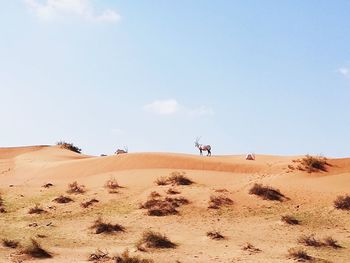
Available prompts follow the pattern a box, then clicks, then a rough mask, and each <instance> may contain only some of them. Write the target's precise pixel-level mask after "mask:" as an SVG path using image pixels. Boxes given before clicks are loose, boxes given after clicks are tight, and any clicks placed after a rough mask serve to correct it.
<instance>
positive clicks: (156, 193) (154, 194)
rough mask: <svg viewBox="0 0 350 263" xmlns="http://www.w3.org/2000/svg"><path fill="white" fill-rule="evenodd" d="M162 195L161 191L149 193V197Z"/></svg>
mask: <svg viewBox="0 0 350 263" xmlns="http://www.w3.org/2000/svg"><path fill="white" fill-rule="evenodd" d="M158 197H161V195H160V193H158V192H156V191H153V192H151V193H150V194H149V198H158Z"/></svg>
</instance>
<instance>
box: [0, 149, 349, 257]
mask: <svg viewBox="0 0 350 263" xmlns="http://www.w3.org/2000/svg"><path fill="white" fill-rule="evenodd" d="M298 158H302V156H289V157H285V156H267V155H257V158H256V161H246V160H245V158H244V155H238V156H212V157H205V156H197V155H188V154H172V153H130V154H123V155H113V156H105V157H94V156H87V155H81V154H77V153H74V152H71V151H68V150H65V149H61V148H59V147H57V146H34V147H19V148H0V193H1V195H2V198H3V199H4V207H5V208H6V210H7V212H6V213H3V214H0V222H1V225H0V232H1V233H2V237H3V238H13V239H18V240H29V238H30V237H34V238H36V239H38V240H39V241H41V242H42V243H43V244H44V245H45V246H46V247H47V249H48V250H50V251H51V252H52V253H53V254H54V257H53V258H52V259H47V260H44V261H47V262H86V259H87V257H88V255H89V253H92V252H93V251H94V250H96V249H97V248H102V249H108V251H109V252H110V254H115V253H117V252H122V251H123V250H124V249H126V248H128V249H129V250H130V252H131V254H138V255H141V256H142V257H144V258H152V259H154V261H155V262H177V261H176V260H178V262H293V261H294V260H292V259H290V258H288V257H287V254H288V253H287V251H288V249H289V248H291V247H302V245H300V244H298V242H297V239H298V237H299V236H300V235H302V234H316V235H317V236H321V237H323V236H327V235H328V236H333V237H334V238H336V239H337V240H339V242H340V243H341V245H342V246H343V248H342V249H337V250H334V249H329V248H318V249H315V248H312V247H311V248H309V247H307V248H306V250H307V251H308V253H309V254H310V255H312V256H313V257H314V258H316V259H317V260H319V261H317V262H344V263H345V262H350V220H349V216H350V212H347V211H339V210H337V209H335V208H334V207H333V201H334V199H335V198H336V197H337V196H338V195H344V194H350V159H347V158H345V159H329V160H328V162H329V164H330V166H329V167H328V171H327V172H319V173H312V174H309V173H306V172H304V171H299V170H295V169H294V170H291V169H290V168H288V166H289V165H293V164H294V163H293V160H296V159H298ZM174 171H180V172H182V171H183V172H185V173H186V176H187V177H189V178H191V179H192V180H193V181H194V182H195V184H193V185H190V186H176V187H175V188H176V189H177V190H178V191H179V192H181V194H180V196H183V197H185V198H186V199H188V200H189V201H190V204H188V205H185V206H183V207H181V208H179V214H177V215H171V216H164V217H154V216H148V215H147V214H145V211H144V210H142V209H139V207H138V206H139V203H140V202H144V201H145V200H146V199H147V197H148V195H149V194H150V193H151V192H152V191H157V192H159V193H160V194H161V195H162V196H164V197H165V196H169V195H168V194H167V193H166V191H167V190H168V189H169V188H170V187H171V186H157V185H156V184H155V183H154V181H155V180H156V179H157V178H159V177H160V176H168V175H169V174H170V173H172V172H174ZM112 177H114V178H116V179H117V180H118V183H119V184H121V185H122V186H123V188H120V189H118V193H116V194H109V193H108V191H107V190H106V189H105V188H104V185H105V182H106V181H107V180H108V179H110V178H112ZM73 181H78V182H79V183H80V184H84V185H85V186H86V189H87V191H86V193H84V194H82V195H71V196H72V198H73V199H74V202H72V203H69V204H66V205H58V204H55V203H53V202H52V200H53V199H54V198H55V197H57V196H58V195H60V194H65V195H68V194H67V193H66V190H67V185H68V184H69V183H71V182H73ZM49 182H50V183H52V184H53V185H54V186H53V187H52V188H48V189H44V188H42V187H41V186H42V185H43V184H44V183H49ZM254 183H262V184H264V185H269V186H272V187H274V188H278V189H279V190H280V191H281V192H282V193H283V194H284V195H285V196H286V197H287V199H286V200H285V201H284V202H276V201H266V200H262V199H261V198H258V197H256V196H254V195H250V194H249V193H248V192H249V189H250V188H251V187H252V185H253V184H254ZM220 189H221V190H220ZM223 189H225V190H223ZM217 190H219V192H218V191H217ZM211 195H225V196H226V197H229V198H231V199H232V200H233V201H234V204H233V205H232V206H228V207H223V208H220V209H217V210H216V209H208V201H209V198H210V196H211ZM91 198H97V199H98V200H99V202H98V203H97V204H94V205H93V206H92V207H90V208H86V209H84V208H82V207H81V206H80V203H81V202H83V201H87V200H89V199H91ZM35 204H39V205H40V206H42V207H43V208H44V209H45V210H47V211H48V213H46V214H44V215H28V209H29V208H30V207H32V206H34V205H35ZM53 207H54V208H53ZM284 214H292V215H295V216H296V217H297V218H299V219H300V220H301V222H302V223H301V225H299V226H289V225H285V224H283V223H281V221H280V217H281V215H284ZM99 215H100V216H103V217H104V218H105V219H107V220H109V221H113V222H114V221H115V222H118V223H120V224H122V225H124V226H125V227H126V229H127V231H126V232H125V233H120V234H116V235H107V236H106V235H102V236H100V235H96V234H93V233H92V232H91V230H90V229H89V226H90V225H91V223H92V221H94V220H95V219H96V217H97V216H99ZM32 223H36V224H38V227H30V226H29V225H30V224H32ZM48 223H51V224H49V227H48V226H46V225H47V224H48ZM51 225H52V226H51ZM146 229H152V230H156V231H160V232H162V233H165V234H167V235H168V236H169V237H170V238H171V239H172V240H174V242H176V243H177V244H178V247H177V248H176V249H170V250H155V251H153V252H152V253H150V252H140V251H137V250H136V249H135V243H136V242H137V239H138V238H139V237H140V236H141V235H142V232H143V231H144V230H146ZM213 229H216V230H219V231H220V232H222V233H223V235H224V236H226V239H224V240H222V241H213V240H210V239H208V237H207V236H206V232H207V231H210V230H213ZM19 230H20V231H19ZM38 234H40V235H43V236H47V237H45V238H38V236H37V235H38ZM23 242H24V243H25V242H26V241H23ZM245 242H250V243H252V244H253V245H254V246H256V247H258V248H259V249H260V250H261V251H260V252H257V253H255V252H252V251H245V250H242V246H243V245H244V243H245ZM18 258H19V255H17V254H16V252H15V251H14V250H10V249H8V248H0V262H11V260H12V262H16V261H15V260H19V259H18ZM26 260H28V259H26ZM322 260H323V261H322ZM327 260H328V261H327ZM28 262H36V260H29V261H28ZM110 262H112V261H110Z"/></svg>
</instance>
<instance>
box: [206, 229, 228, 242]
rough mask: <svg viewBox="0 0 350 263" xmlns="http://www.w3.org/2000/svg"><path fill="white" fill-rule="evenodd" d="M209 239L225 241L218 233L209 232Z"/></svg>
mask: <svg viewBox="0 0 350 263" xmlns="http://www.w3.org/2000/svg"><path fill="white" fill-rule="evenodd" d="M207 237H209V238H211V239H216V240H218V239H224V238H225V237H224V236H223V235H222V234H221V233H220V232H218V231H209V232H207Z"/></svg>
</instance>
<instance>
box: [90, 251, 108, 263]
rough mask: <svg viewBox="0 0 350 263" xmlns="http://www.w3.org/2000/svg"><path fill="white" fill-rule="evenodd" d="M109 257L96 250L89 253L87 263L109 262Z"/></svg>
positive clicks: (105, 253)
mask: <svg viewBox="0 0 350 263" xmlns="http://www.w3.org/2000/svg"><path fill="white" fill-rule="evenodd" d="M109 259H111V257H110V256H109V255H108V252H107V251H106V252H103V251H102V250H100V249H97V250H96V251H95V252H94V253H91V254H90V256H89V259H88V261H94V262H99V261H105V260H109Z"/></svg>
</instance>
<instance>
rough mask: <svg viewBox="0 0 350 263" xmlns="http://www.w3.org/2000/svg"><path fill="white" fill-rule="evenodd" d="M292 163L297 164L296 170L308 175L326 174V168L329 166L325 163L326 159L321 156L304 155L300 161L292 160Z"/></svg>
mask: <svg viewBox="0 0 350 263" xmlns="http://www.w3.org/2000/svg"><path fill="white" fill-rule="evenodd" d="M294 162H296V163H299V165H298V166H297V167H296V168H297V169H298V170H301V171H306V172H308V173H314V172H321V171H322V172H327V166H330V164H329V163H328V162H327V158H325V157H323V156H311V155H306V156H305V157H304V158H302V159H298V160H294Z"/></svg>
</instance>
